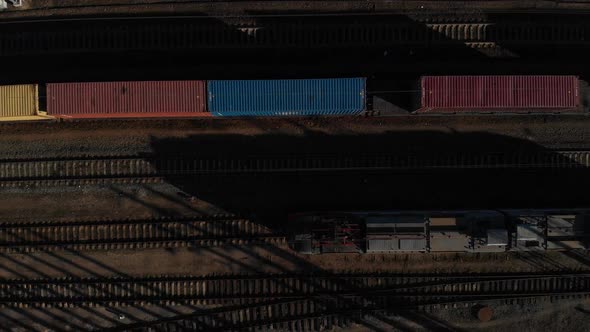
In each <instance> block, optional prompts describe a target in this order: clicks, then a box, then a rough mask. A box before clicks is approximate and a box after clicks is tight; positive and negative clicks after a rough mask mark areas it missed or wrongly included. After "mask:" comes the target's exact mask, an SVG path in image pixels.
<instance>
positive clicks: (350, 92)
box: [208, 78, 366, 116]
mask: <svg viewBox="0 0 590 332" xmlns="http://www.w3.org/2000/svg"><path fill="white" fill-rule="evenodd" d="M365 81H366V80H365V79H364V78H335V79H293V80H225V81H220V80H214V81H209V82H208V102H209V103H208V105H209V111H210V112H211V114H212V115H214V116H308V115H353V114H359V113H361V112H362V111H364V109H365V94H366V88H365V85H366V82H365Z"/></svg>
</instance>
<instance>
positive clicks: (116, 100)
mask: <svg viewBox="0 0 590 332" xmlns="http://www.w3.org/2000/svg"><path fill="white" fill-rule="evenodd" d="M205 85H206V84H205V82H204V81H146V82H98V83H50V84H47V113H48V115H51V116H56V117H61V118H121V117H123V118H133V117H141V118H145V117H195V116H196V117H201V116H208V115H209V113H207V111H206V99H205Z"/></svg>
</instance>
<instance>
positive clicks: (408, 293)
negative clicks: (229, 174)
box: [0, 273, 590, 309]
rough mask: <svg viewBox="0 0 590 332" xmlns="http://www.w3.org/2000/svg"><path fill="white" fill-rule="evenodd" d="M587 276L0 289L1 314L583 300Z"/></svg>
mask: <svg viewBox="0 0 590 332" xmlns="http://www.w3.org/2000/svg"><path fill="white" fill-rule="evenodd" d="M589 296H590V274H586V273H575V274H565V273H564V274H545V275H501V274H498V275H467V276H465V275H463V276H457V275H421V276H411V275H379V276H374V275H354V274H345V275H324V276H322V275H283V274H273V275H257V276H253V275H250V276H248V275H231V276H214V277H190V276H189V277H169V276H162V277H149V278H101V279H77V278H66V279H40V280H2V281H0V306H5V307H6V306H7V307H45V306H56V307H76V306H126V305H147V304H160V305H175V304H191V305H244V304H253V305H254V304H256V303H262V302H264V301H279V300H281V301H287V300H288V301H310V300H311V301H315V302H318V303H330V304H329V306H330V307H332V308H336V309H351V308H355V309H386V308H409V307H419V306H431V305H443V304H453V303H462V304H464V303H473V302H482V301H497V300H512V301H514V300H521V299H531V298H539V297H552V298H587V297H589Z"/></svg>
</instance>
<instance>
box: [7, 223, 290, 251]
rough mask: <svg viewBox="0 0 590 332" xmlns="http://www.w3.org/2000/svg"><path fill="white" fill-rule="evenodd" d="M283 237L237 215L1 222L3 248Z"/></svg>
mask: <svg viewBox="0 0 590 332" xmlns="http://www.w3.org/2000/svg"><path fill="white" fill-rule="evenodd" d="M286 241H287V240H286V238H285V237H284V236H280V235H276V234H272V232H271V231H270V230H269V229H268V228H266V227H265V226H263V225H260V224H257V223H254V222H251V221H249V220H245V219H238V218H231V217H228V218H221V217H218V218H155V219H145V220H94V221H80V222H36V223H21V222H18V223H17V222H13V223H6V222H4V223H0V252H31V251H38V250H44V251H51V250H63V249H70V250H110V249H136V248H162V247H164V248H175V247H212V246H221V245H245V244H275V245H278V244H286Z"/></svg>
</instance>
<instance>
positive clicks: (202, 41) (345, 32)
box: [0, 15, 590, 56]
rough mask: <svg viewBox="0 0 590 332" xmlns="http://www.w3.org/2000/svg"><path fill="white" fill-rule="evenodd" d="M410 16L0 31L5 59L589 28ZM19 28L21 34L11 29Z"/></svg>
mask: <svg viewBox="0 0 590 332" xmlns="http://www.w3.org/2000/svg"><path fill="white" fill-rule="evenodd" d="M445 20H446V19H442V20H439V21H438V22H437V21H436V20H435V21H434V22H432V20H425V21H422V20H420V19H419V18H414V19H412V18H409V17H407V16H402V15H398V16H387V15H356V16H342V17H340V16H329V15H328V16H324V17H322V16H318V17H311V18H309V17H296V16H294V17H266V18H263V19H256V20H255V19H252V18H247V17H241V18H239V19H237V18H233V19H231V20H229V22H225V21H223V20H220V19H218V18H214V17H206V16H192V17H191V16H186V17H174V18H173V19H171V18H170V17H161V18H158V17H151V18H145V19H137V18H131V17H129V18H124V17H116V18H110V19H109V18H107V19H104V18H102V19H89V18H83V19H54V20H50V21H39V22H34V21H27V22H18V21H16V22H13V23H10V24H5V25H3V26H0V32H1V34H2V38H1V39H0V56H12V55H27V54H31V55H43V54H60V53H70V52H81V51H83V52H111V51H122V50H138V51H149V50H167V51H175V50H187V49H188V50H190V49H193V50H202V49H214V48H221V49H223V48H250V49H256V48H268V47H278V48H299V47H304V48H324V47H332V48H339V47H347V48H349V47H356V48H362V47H366V48H376V47H392V46H411V47H436V46H443V47H464V46H465V44H464V43H470V45H469V46H470V47H475V48H480V47H481V48H490V47H495V46H496V45H501V46H505V47H507V46H521V47H522V46H535V45H539V46H585V45H588V43H589V41H590V24H589V23H588V22H587V20H585V19H583V18H582V19H581V18H579V17H578V18H574V17H572V18H570V19H569V20H567V21H561V22H558V21H555V20H542V19H529V20H527V21H526V22H524V21H522V20H518V19H512V20H510V19H502V18H499V19H497V20H496V21H482V22H470V21H469V20H464V21H461V22H445ZM14 25H18V28H16V29H15V28H14Z"/></svg>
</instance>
